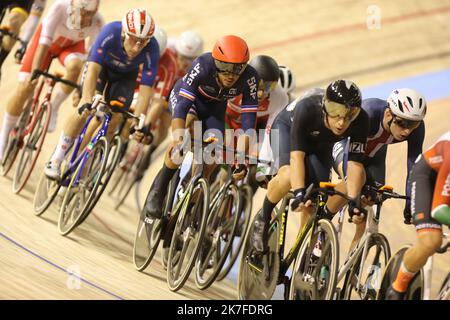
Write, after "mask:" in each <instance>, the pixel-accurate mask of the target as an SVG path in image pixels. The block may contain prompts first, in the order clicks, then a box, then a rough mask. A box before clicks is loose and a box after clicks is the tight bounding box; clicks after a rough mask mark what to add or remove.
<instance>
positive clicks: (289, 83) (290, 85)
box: [279, 66, 296, 102]
mask: <svg viewBox="0 0 450 320" xmlns="http://www.w3.org/2000/svg"><path fill="white" fill-rule="evenodd" d="M279 67H280V80H279V83H280V86H281V88H282V89H283V90H284V92H286V93H287V94H288V96H289V102H292V101H293V100H294V99H295V97H294V95H293V94H292V92H293V91H294V90H295V86H296V84H295V76H294V73H293V72H292V71H291V69H289V67H286V66H279Z"/></svg>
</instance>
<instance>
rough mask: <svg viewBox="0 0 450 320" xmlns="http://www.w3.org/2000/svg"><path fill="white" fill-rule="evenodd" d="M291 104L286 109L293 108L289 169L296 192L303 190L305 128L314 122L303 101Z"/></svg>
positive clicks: (306, 135)
mask: <svg viewBox="0 0 450 320" xmlns="http://www.w3.org/2000/svg"><path fill="white" fill-rule="evenodd" d="M293 103H294V104H292V103H291V104H290V105H289V106H288V107H287V108H290V107H291V106H292V107H294V106H295V109H294V110H293V111H292V112H293V113H294V115H293V116H294V118H293V120H292V121H291V122H292V124H291V156H290V168H291V187H292V189H294V190H296V189H299V188H305V157H306V150H307V149H308V145H309V142H308V140H307V137H308V131H307V128H308V125H309V124H310V123H312V122H313V121H314V115H313V114H312V113H311V112H308V109H309V108H308V106H307V105H306V103H305V101H304V100H300V101H297V102H293ZM279 143H283V141H279Z"/></svg>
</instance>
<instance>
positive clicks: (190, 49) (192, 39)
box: [175, 31, 203, 58]
mask: <svg viewBox="0 0 450 320" xmlns="http://www.w3.org/2000/svg"><path fill="white" fill-rule="evenodd" d="M175 50H176V51H177V53H179V54H181V55H183V56H186V57H188V58H197V57H198V56H199V55H201V54H202V53H203V38H202V36H201V35H200V34H198V33H197V32H195V31H185V32H183V33H182V34H181V35H180V38H179V39H178V41H177V42H176V44H175Z"/></svg>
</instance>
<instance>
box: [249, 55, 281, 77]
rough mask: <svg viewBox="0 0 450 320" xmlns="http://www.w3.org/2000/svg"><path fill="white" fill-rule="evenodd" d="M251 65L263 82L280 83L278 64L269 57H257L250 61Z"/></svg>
mask: <svg viewBox="0 0 450 320" xmlns="http://www.w3.org/2000/svg"><path fill="white" fill-rule="evenodd" d="M249 65H251V66H252V67H253V68H255V70H256V72H258V75H259V77H260V78H261V79H262V80H263V81H278V78H279V77H280V69H279V68H278V64H277V62H276V61H275V60H274V59H273V58H271V57H269V56H264V55H260V56H256V57H254V58H253V59H252V60H250V62H249Z"/></svg>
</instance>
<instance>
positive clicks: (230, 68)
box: [214, 60, 247, 75]
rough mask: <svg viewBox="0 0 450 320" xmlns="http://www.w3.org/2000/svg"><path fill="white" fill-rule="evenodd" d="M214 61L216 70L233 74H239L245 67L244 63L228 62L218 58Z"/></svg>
mask: <svg viewBox="0 0 450 320" xmlns="http://www.w3.org/2000/svg"><path fill="white" fill-rule="evenodd" d="M214 63H215V65H216V70H217V72H219V73H228V74H233V75H240V74H241V73H242V72H244V70H245V68H246V67H247V64H246V63H229V62H223V61H219V60H214Z"/></svg>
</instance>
